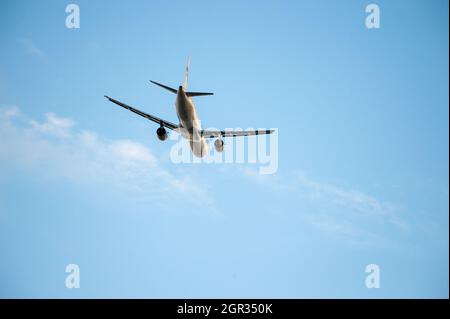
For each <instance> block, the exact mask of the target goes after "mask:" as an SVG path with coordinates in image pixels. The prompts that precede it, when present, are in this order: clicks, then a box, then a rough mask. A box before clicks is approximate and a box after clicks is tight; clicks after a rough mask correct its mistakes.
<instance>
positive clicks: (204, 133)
mask: <svg viewBox="0 0 450 319" xmlns="http://www.w3.org/2000/svg"><path fill="white" fill-rule="evenodd" d="M274 131H275V130H255V131H209V130H202V131H201V135H202V136H203V137H205V138H214V137H236V136H251V135H263V134H272V133H273V132H274Z"/></svg>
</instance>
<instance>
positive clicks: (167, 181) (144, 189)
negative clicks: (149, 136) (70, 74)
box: [0, 108, 217, 213]
mask: <svg viewBox="0 0 450 319" xmlns="http://www.w3.org/2000/svg"><path fill="white" fill-rule="evenodd" d="M0 134H1V136H2V139H1V141H0V160H2V161H3V162H6V163H8V164H10V165H15V166H17V167H20V168H22V169H26V170H29V171H31V172H33V173H34V174H40V176H42V177H44V178H61V179H64V180H65V181H69V182H71V183H76V184H81V185H82V186H83V188H87V189H91V190H93V191H96V192H97V191H98V190H99V189H107V190H111V189H112V190H119V191H120V192H123V191H125V192H126V194H127V195H129V196H131V197H133V198H135V199H136V200H139V201H152V203H154V204H160V205H162V206H164V205H167V204H170V203H171V202H173V201H177V200H182V201H185V202H189V203H190V204H193V205H199V206H202V207H204V208H205V209H208V210H209V211H212V212H214V213H217V212H216V210H215V208H214V199H213V198H212V197H211V195H210V194H209V193H208V191H207V189H208V187H207V186H206V185H198V181H197V180H196V179H194V178H192V177H189V175H186V174H185V175H184V176H183V177H182V178H180V177H178V176H174V175H173V174H171V173H170V172H169V171H168V170H166V169H164V168H163V167H162V165H161V164H160V163H159V162H158V159H157V158H156V157H155V156H154V155H153V153H152V151H151V150H150V149H149V148H148V147H147V146H146V145H143V144H141V143H137V142H134V141H130V140H127V139H122V140H108V139H105V138H102V137H99V136H98V134H97V133H95V132H92V131H80V130H76V129H75V123H74V121H73V120H71V119H70V118H64V117H59V116H57V115H55V114H53V113H47V114H46V115H45V120H44V121H42V122H40V121H37V120H33V119H31V120H29V119H27V118H26V117H25V116H24V115H22V114H20V113H19V110H18V108H4V109H2V110H0Z"/></svg>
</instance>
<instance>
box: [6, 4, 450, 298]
mask: <svg viewBox="0 0 450 319" xmlns="http://www.w3.org/2000/svg"><path fill="white" fill-rule="evenodd" d="M68 3H69V2H67V3H66V2H64V1H40V2H38V1H35V2H30V1H3V2H2V3H1V5H0V41H1V50H0V110H1V113H0V131H1V134H0V136H1V138H0V164H1V165H0V167H1V168H0V296H1V297H19V298H28V297H44V298H45V297H60V298H72V297H74V298H78V297H139V298H141V297H150V298H163V297H171V298H194V297H198V298H201V297H265V298H309V297H318V298H330V297H331V298H347V297H355V298H380V297H388V298H395V297H398V298H406V297H418V298H432V297H437V298H448V289H449V277H448V276H449V275H448V273H449V272H448V269H449V257H448V250H449V247H448V243H449V239H448V238H449V237H448V236H449V229H448V222H449V220H448V216H449V215H448V210H449V180H448V176H449V171H448V167H449V155H448V154H449V149H448V145H449V140H448V133H449V122H448V116H449V114H448V110H449V109H448V103H449V101H448V85H449V83H448V68H449V65H448V54H449V52H448V12H449V8H448V2H447V1H377V2H376V3H377V4H378V5H379V6H380V9H381V28H380V29H376V30H375V29H370V30H369V29H367V28H366V27H365V17H366V15H367V14H366V13H365V7H366V5H367V4H369V3H370V2H369V1H345V2H337V1H266V2H264V4H263V3H261V2H258V1H245V2H244V1H227V2H226V3H220V2H212V1H170V2H167V1H133V2H130V3H129V4H127V5H125V4H124V2H123V1H76V2H75V3H77V4H78V5H79V7H80V11H81V21H80V22H81V25H80V26H81V28H80V29H67V28H66V27H65V20H66V16H67V13H65V6H66V5H67V4H68ZM189 55H190V56H192V65H191V74H190V82H189V83H190V84H189V85H190V88H191V89H192V90H196V91H213V92H215V95H214V96H212V97H200V98H197V99H196V105H197V111H198V113H199V114H200V117H201V119H202V123H203V124H204V125H205V126H210V127H216V128H230V127H231V128H237V127H242V128H247V127H253V128H259V127H264V128H277V129H278V171H277V172H276V173H275V174H272V175H260V174H258V166H257V165H255V164H174V163H172V162H171V160H170V156H169V154H170V149H171V147H172V145H173V143H174V141H166V142H160V141H159V140H158V139H157V138H156V135H155V130H156V128H157V126H156V125H155V124H153V123H151V122H148V121H146V120H145V119H143V118H140V117H138V116H135V115H134V114H131V113H129V112H127V111H125V110H123V109H119V108H118V107H116V106H114V105H112V104H111V103H109V102H107V101H106V100H105V99H104V98H103V95H104V94H108V95H110V96H112V97H115V98H117V99H120V100H123V101H125V102H128V103H130V104H132V105H135V106H137V107H139V108H141V109H142V110H144V111H146V112H148V113H152V114H155V115H157V116H160V117H162V118H165V119H167V120H169V121H173V122H175V121H176V115H175V108H174V96H173V95H171V94H170V93H168V92H166V91H164V90H161V89H160V88H157V87H154V86H151V85H150V84H149V82H148V81H149V80H150V79H153V80H156V81H160V82H162V83H165V84H168V85H171V86H177V85H179V84H180V83H181V81H182V75H183V68H184V65H185V63H186V59H187V57H188V56H189ZM71 263H75V264H77V265H79V267H80V276H81V277H80V285H81V286H80V288H79V289H67V288H66V287H65V278H66V276H67V274H66V273H65V267H66V265H67V264H71ZM371 263H375V264H377V265H379V266H380V272H381V273H380V274H381V277H380V279H381V287H380V288H379V289H368V288H366V286H365V278H366V275H367V274H366V273H365V271H364V270H365V267H366V265H368V264H371Z"/></svg>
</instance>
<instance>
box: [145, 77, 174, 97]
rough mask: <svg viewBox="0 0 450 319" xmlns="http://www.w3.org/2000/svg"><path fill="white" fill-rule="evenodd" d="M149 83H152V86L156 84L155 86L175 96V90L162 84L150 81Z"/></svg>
mask: <svg viewBox="0 0 450 319" xmlns="http://www.w3.org/2000/svg"><path fill="white" fill-rule="evenodd" d="M150 82H152V83H153V84H156V85H158V86H160V87H162V88H163V89H166V90H167V91H170V92H172V93H174V94H177V90H175V89H174V88H171V87H170V86H167V85H164V84H161V83H158V82H155V81H152V80H150Z"/></svg>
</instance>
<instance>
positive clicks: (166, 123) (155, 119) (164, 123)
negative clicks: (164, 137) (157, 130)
mask: <svg viewBox="0 0 450 319" xmlns="http://www.w3.org/2000/svg"><path fill="white" fill-rule="evenodd" d="M105 97H106V98H107V99H108V100H109V101H111V102H113V103H114V104H117V105H119V106H121V107H123V108H124V109H127V110H129V111H131V112H133V113H136V114H138V115H140V116H142V117H145V118H146V119H148V120H150V121H153V122H155V123H158V124H160V125H162V126H165V127H167V128H169V129H171V130H175V129H177V128H178V125H175V124H173V123H171V122H169V121H166V120H163V119H160V118H159V117H156V116H153V115H150V114H147V113H144V112H142V111H140V110H138V109H135V108H134V107H131V106H129V105H126V104H125V103H122V102H120V101H117V100H115V99H113V98H110V97H109V96H107V95H105Z"/></svg>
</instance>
